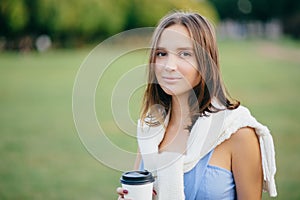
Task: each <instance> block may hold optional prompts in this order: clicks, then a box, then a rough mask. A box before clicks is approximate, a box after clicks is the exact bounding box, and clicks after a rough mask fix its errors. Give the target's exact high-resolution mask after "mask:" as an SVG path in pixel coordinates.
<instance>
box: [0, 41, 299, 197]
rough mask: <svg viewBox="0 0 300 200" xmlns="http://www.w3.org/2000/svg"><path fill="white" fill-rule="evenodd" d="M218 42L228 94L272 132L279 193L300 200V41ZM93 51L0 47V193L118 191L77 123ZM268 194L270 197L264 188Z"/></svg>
mask: <svg viewBox="0 0 300 200" xmlns="http://www.w3.org/2000/svg"><path fill="white" fill-rule="evenodd" d="M219 44H220V55H221V64H222V72H223V78H224V80H225V82H226V85H227V87H228V89H229V91H230V93H231V95H232V96H233V97H234V98H237V99H239V100H240V101H241V102H242V104H244V105H246V106H247V107H249V108H250V110H251V111H252V114H253V115H254V116H256V118H257V119H258V120H259V121H261V122H262V123H264V124H266V125H267V126H268V127H269V129H270V130H271V131H272V134H273V137H274V142H275V147H276V158H277V175H276V180H277V189H278V197H277V199H288V200H293V199H295V200H296V199H300V190H299V187H300V159H299V158H300V157H299V153H300V147H299V144H300V134H299V133H298V131H299V128H300V123H299V122H300V121H299V119H300V101H299V99H300V90H299V86H300V77H299V75H300V44H299V42H298V43H296V42H291V41H279V42H271V41H264V40H249V41H220V42H219ZM88 53H89V50H87V49H85V50H55V51H54V50H53V51H50V52H47V53H44V54H38V53H27V54H17V53H5V52H1V54H0V110H1V114H0V158H1V161H0V199H23V200H26V199H72V200H73V199H97V200H99V199H101V200H102V199H103V200H108V199H116V198H117V196H116V194H115V188H116V187H117V186H118V185H119V176H120V174H121V172H120V171H117V170H114V169H111V168H109V167H106V166H105V165H103V164H101V163H100V162H98V161H97V160H96V159H94V158H93V157H92V156H91V155H90V154H89V153H88V152H87V150H86V149H85V147H84V146H83V145H82V143H81V141H80V139H79V137H78V134H77V131H76V128H75V125H74V122H73V115H72V90H73V83H74V81H75V77H76V73H77V70H78V69H79V67H80V64H81V63H82V61H83V60H84V58H85V57H86V56H87V54H88ZM107 53H109V50H108V52H107ZM134 57H135V56H131V57H129V59H134ZM136 57H138V56H136ZM138 59H141V58H138ZM119 63H123V62H119ZM128 63H129V64H127V67H128V65H130V63H131V62H129V61H128ZM119 65H121V64H119ZM122 67H123V66H120V67H119V68H117V67H116V68H113V70H115V71H111V72H110V73H111V74H113V75H114V78H109V77H108V79H107V80H111V81H112V84H113V81H116V80H117V79H118V76H120V75H121V74H122V70H121V71H120V69H121V68H122ZM122 69H124V68H122ZM126 69H128V68H126ZM116 77H117V78H116ZM109 90H111V88H107V91H104V92H103V93H101V92H98V93H97V95H96V100H97V99H100V98H107V95H108V94H109V93H108V92H109ZM106 92H107V93H106ZM124 92H126V91H124ZM140 93H141V92H140V91H138V92H137V94H135V95H134V97H133V100H132V102H131V103H130V110H131V114H132V116H133V118H134V119H136V118H137V116H138V114H137V112H138V109H139V105H140V103H139V101H140ZM96 108H97V115H98V117H99V119H100V121H101V120H102V119H103V121H104V122H103V124H102V125H103V126H104V127H106V128H107V131H108V132H111V134H110V135H108V137H109V138H110V139H111V141H113V143H115V144H117V145H118V146H121V147H122V148H128V150H129V151H133V150H134V149H135V148H136V142H135V141H134V140H133V139H132V138H129V137H128V138H129V139H128V138H127V139H126V136H124V135H122V134H121V133H119V132H118V129H117V128H115V127H114V126H110V123H112V122H111V120H112V117H111V116H107V115H109V107H108V108H106V109H108V111H105V112H104V111H103V109H104V108H101V105H96ZM101 122H102V121H101ZM101 122H100V123H101ZM124 137H125V138H124ZM122 145H123V146H122ZM104 151H105V150H104ZM119 162H126V160H122V159H120V160H119ZM263 199H271V198H269V197H268V196H267V195H266V194H264V195H263Z"/></svg>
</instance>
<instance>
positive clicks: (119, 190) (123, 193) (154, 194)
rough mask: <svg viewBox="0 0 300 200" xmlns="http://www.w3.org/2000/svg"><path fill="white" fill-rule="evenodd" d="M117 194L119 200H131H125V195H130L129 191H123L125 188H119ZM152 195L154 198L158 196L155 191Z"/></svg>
mask: <svg viewBox="0 0 300 200" xmlns="http://www.w3.org/2000/svg"><path fill="white" fill-rule="evenodd" d="M117 193H118V194H119V198H118V200H130V199H124V195H125V194H128V191H127V190H125V189H123V188H121V187H118V188H117ZM152 195H153V196H156V195H157V194H156V191H155V190H153V193H152Z"/></svg>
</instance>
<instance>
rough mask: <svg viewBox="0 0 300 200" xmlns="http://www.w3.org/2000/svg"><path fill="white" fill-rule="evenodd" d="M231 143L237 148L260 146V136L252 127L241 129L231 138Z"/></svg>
mask: <svg viewBox="0 0 300 200" xmlns="http://www.w3.org/2000/svg"><path fill="white" fill-rule="evenodd" d="M230 142H231V145H232V147H233V149H235V150H243V149H244V150H247V148H251V149H253V148H255V146H256V147H258V148H259V142H258V137H257V135H256V133H255V130H254V129H253V128H250V127H244V128H241V129H239V130H238V131H237V132H236V133H234V134H233V135H232V136H231V138H230Z"/></svg>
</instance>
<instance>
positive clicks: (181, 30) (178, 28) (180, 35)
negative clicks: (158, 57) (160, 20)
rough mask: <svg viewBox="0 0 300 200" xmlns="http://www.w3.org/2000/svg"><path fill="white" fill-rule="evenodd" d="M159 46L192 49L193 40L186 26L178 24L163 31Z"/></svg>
mask: <svg viewBox="0 0 300 200" xmlns="http://www.w3.org/2000/svg"><path fill="white" fill-rule="evenodd" d="M157 44H158V45H157V46H158V48H170V49H174V48H175V49H176V48H182V47H188V48H192V47H193V40H192V38H191V37H190V34H189V31H188V29H187V28H186V27H185V26H183V25H178V24H176V25H172V26H170V27H168V28H166V29H164V30H163V32H162V34H161V36H160V37H159V39H158V43H157Z"/></svg>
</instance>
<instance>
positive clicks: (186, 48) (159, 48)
mask: <svg viewBox="0 0 300 200" xmlns="http://www.w3.org/2000/svg"><path fill="white" fill-rule="evenodd" d="M156 50H166V48H165V47H157V48H156ZM176 50H194V48H193V47H179V48H177V49H176Z"/></svg>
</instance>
